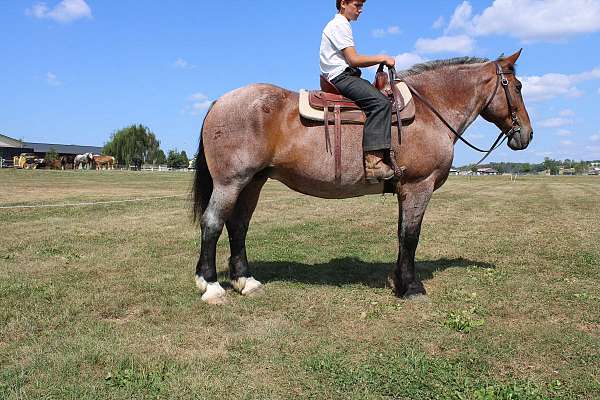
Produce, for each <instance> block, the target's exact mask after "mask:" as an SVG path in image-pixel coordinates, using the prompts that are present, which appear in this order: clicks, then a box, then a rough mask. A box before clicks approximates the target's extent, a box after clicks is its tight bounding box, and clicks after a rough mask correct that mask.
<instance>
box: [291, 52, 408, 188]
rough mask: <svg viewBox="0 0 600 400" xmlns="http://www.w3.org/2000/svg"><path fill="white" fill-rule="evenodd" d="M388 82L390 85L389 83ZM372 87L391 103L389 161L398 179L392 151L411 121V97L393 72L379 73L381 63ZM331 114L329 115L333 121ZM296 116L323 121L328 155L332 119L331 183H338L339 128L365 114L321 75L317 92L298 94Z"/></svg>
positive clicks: (360, 120) (359, 121) (360, 119)
mask: <svg viewBox="0 0 600 400" xmlns="http://www.w3.org/2000/svg"><path fill="white" fill-rule="evenodd" d="M394 72H395V71H394ZM390 82H392V83H393V84H390ZM373 86H375V87H376V88H377V89H379V90H380V91H381V92H382V93H383V94H384V95H385V96H386V97H388V98H389V99H390V102H391V103H392V126H397V129H398V139H397V141H396V140H394V135H392V149H391V150H390V154H389V161H390V165H391V166H392V167H393V169H394V174H395V175H396V177H397V178H400V177H401V176H402V172H403V168H399V167H398V166H397V165H396V160H395V157H394V149H395V148H396V149H397V148H398V147H399V145H400V141H401V130H402V126H403V125H408V124H410V123H411V122H412V121H413V120H414V117H415V105H414V101H413V100H412V96H411V94H410V91H409V90H408V87H406V84H405V83H404V82H401V81H398V80H397V79H395V78H394V73H393V72H390V74H389V76H388V74H386V73H385V72H384V71H383V64H382V65H380V66H379V69H378V71H377V73H376V75H375V81H374V82H373ZM306 97H308V99H306ZM306 100H308V101H306ZM303 103H308V104H303ZM331 112H333V118H332V115H331ZM300 114H301V115H302V116H303V117H305V118H308V119H311V120H315V121H323V122H324V125H325V145H326V149H327V151H328V152H331V139H330V135H329V124H330V122H331V120H332V119H333V123H334V132H335V149H334V156H335V182H336V184H340V183H341V169H342V168H341V164H342V156H341V153H342V150H341V149H342V145H341V143H342V127H341V125H342V123H348V124H364V122H365V119H366V116H365V114H364V113H363V111H362V110H361V108H360V107H359V106H358V104H356V103H355V102H353V101H352V100H350V99H348V98H346V97H344V96H342V95H341V94H340V92H339V91H338V90H337V88H336V87H335V86H334V85H333V84H332V83H331V82H329V81H328V80H327V79H326V78H325V77H324V76H323V75H321V90H311V91H308V92H306V91H301V92H300ZM392 129H393V128H392Z"/></svg>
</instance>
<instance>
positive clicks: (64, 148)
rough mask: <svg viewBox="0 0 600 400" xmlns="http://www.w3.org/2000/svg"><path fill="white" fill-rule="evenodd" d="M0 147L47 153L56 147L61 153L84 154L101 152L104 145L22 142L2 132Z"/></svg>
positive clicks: (55, 149)
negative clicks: (29, 149)
mask: <svg viewBox="0 0 600 400" xmlns="http://www.w3.org/2000/svg"><path fill="white" fill-rule="evenodd" d="M0 147H11V148H23V147H26V148H31V149H33V152H34V153H47V152H48V151H50V149H54V151H56V152H57V153H59V154H83V153H95V154H100V152H102V147H98V146H81V145H76V144H59V143H34V142H22V141H19V140H17V139H13V138H11V137H10V136H6V135H2V134H0Z"/></svg>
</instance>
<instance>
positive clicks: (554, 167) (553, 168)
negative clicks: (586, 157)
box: [457, 157, 600, 175]
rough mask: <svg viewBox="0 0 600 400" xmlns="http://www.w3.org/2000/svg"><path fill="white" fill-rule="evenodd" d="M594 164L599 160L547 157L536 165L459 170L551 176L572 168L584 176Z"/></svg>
mask: <svg viewBox="0 0 600 400" xmlns="http://www.w3.org/2000/svg"><path fill="white" fill-rule="evenodd" d="M592 163H600V161H599V160H593V161H575V160H570V159H568V158H567V159H566V160H554V159H552V158H549V157H546V158H544V161H543V162H541V163H539V164H535V163H513V162H500V163H494V162H493V163H488V164H486V165H480V166H475V164H469V165H465V166H462V167H459V168H457V169H459V170H461V171H473V170H474V171H477V169H479V168H493V169H495V170H496V171H498V172H499V173H501V174H504V173H509V174H535V173H540V172H543V171H549V172H550V175H558V173H559V171H560V169H561V168H572V169H573V170H574V171H575V173H576V174H584V173H586V172H588V171H589V170H590V168H591V164H592Z"/></svg>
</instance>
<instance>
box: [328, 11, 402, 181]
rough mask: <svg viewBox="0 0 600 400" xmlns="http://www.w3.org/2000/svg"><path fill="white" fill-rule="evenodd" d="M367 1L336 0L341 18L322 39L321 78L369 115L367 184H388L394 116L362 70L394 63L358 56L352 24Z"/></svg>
mask: <svg viewBox="0 0 600 400" xmlns="http://www.w3.org/2000/svg"><path fill="white" fill-rule="evenodd" d="M365 1H366V0H336V2H335V5H336V7H337V9H338V14H336V15H335V17H334V18H333V19H332V20H331V21H330V22H329V23H328V24H327V25H326V26H325V29H323V34H322V36H321V51H320V59H321V60H320V61H321V74H323V76H324V77H325V78H327V79H328V80H329V81H330V82H331V83H332V84H333V85H334V86H335V87H336V88H337V89H338V91H339V92H340V93H341V94H342V95H343V96H344V97H347V98H349V99H351V100H353V101H355V102H356V103H357V104H358V105H359V106H360V108H361V109H362V110H363V111H364V113H365V115H366V117H367V118H366V121H365V127H364V131H363V150H364V152H365V167H366V171H365V172H366V178H367V182H375V183H376V182H377V180H387V179H390V178H392V177H393V176H394V171H393V170H392V169H391V168H390V167H389V166H388V165H386V164H385V163H384V162H383V158H384V156H385V152H386V151H387V150H388V149H389V148H390V147H391V132H390V131H391V128H392V112H391V104H390V102H389V100H388V99H387V98H386V97H385V96H384V95H383V94H382V93H381V92H380V91H379V90H377V89H376V88H375V87H374V86H373V85H372V84H371V83H369V82H368V81H367V80H365V79H362V78H361V77H360V76H361V71H360V69H359V67H370V66H373V65H377V64H385V65H387V66H388V67H393V66H394V64H395V60H394V58H393V57H390V56H387V55H376V56H367V55H362V54H358V53H357V52H356V49H355V45H354V38H353V35H352V27H351V26H350V21H356V20H357V19H358V17H359V16H360V14H361V13H362V9H363V5H364V3H365Z"/></svg>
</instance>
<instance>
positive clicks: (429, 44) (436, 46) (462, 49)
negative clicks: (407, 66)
mask: <svg viewBox="0 0 600 400" xmlns="http://www.w3.org/2000/svg"><path fill="white" fill-rule="evenodd" d="M474 47H475V42H474V41H473V39H472V38H471V37H469V36H467V35H458V36H440V37H438V38H435V39H425V38H420V39H418V40H417V42H416V43H415V49H416V50H417V52H419V53H425V54H427V53H459V54H468V53H470V52H471V51H473V48H474Z"/></svg>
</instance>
